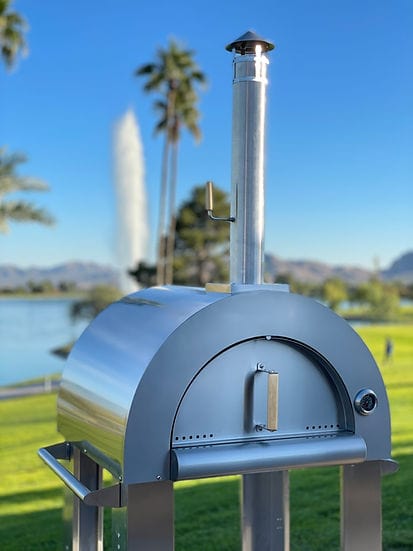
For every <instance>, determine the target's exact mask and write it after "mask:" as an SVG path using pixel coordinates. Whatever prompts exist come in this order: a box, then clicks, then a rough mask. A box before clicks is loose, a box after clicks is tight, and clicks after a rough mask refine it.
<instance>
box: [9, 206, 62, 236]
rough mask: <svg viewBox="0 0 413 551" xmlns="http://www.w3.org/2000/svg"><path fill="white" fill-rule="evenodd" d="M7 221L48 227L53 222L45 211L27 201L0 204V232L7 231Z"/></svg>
mask: <svg viewBox="0 0 413 551" xmlns="http://www.w3.org/2000/svg"><path fill="white" fill-rule="evenodd" d="M9 220H12V221H14V222H40V223H41V224H46V225H48V226H50V225H52V224H54V222H55V220H54V218H53V217H52V216H50V214H49V213H48V212H47V211H46V210H44V209H42V208H38V207H36V206H34V205H33V204H32V203H29V202H27V201H8V202H2V203H0V231H2V232H3V233H5V232H7V230H8V221H9Z"/></svg>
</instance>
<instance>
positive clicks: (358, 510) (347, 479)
mask: <svg viewBox="0 0 413 551" xmlns="http://www.w3.org/2000/svg"><path fill="white" fill-rule="evenodd" d="M381 548H382V542H381V470H380V462H379V461H367V462H366V463H360V464H358V465H345V466H343V467H342V471H341V550H342V551H381Z"/></svg>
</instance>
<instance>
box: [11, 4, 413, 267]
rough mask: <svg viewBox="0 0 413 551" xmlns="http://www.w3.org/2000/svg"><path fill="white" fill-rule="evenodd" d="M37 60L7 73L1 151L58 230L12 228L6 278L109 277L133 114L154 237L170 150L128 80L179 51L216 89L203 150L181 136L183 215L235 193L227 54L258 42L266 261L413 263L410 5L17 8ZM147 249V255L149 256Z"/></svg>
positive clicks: (209, 95)
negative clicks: (118, 137) (411, 254)
mask: <svg viewBox="0 0 413 551" xmlns="http://www.w3.org/2000/svg"><path fill="white" fill-rule="evenodd" d="M14 7H15V9H16V10H18V11H20V12H21V13H22V14H23V15H24V16H25V17H26V18H27V20H28V21H29V24H30V31H29V33H28V36H27V40H28V43H29V48H30V53H29V55H28V57H27V58H25V59H23V60H22V61H21V62H20V63H19V64H18V67H17V68H16V69H15V70H14V71H13V72H12V73H10V74H6V72H5V70H4V69H3V68H2V67H1V68H0V90H1V92H0V93H1V96H0V97H1V101H0V143H1V144H7V145H8V146H9V148H10V150H12V151H16V150H19V151H23V152H25V153H26V154H27V155H28V157H29V162H28V163H26V165H25V166H24V168H23V169H22V173H24V174H27V175H32V176H36V177H38V178H41V179H43V180H45V181H47V182H48V183H49V184H50V186H51V192H50V193H47V194H40V195H37V196H36V197H34V196H33V199H36V202H37V203H39V204H41V205H43V206H45V207H47V208H48V209H49V210H50V211H51V212H52V213H53V214H54V215H55V216H56V218H57V220H58V223H57V225H56V227H55V228H53V229H49V228H45V227H41V226H36V225H13V227H12V228H11V231H10V233H9V234H8V235H7V236H2V235H0V263H8V262H10V263H16V264H19V265H22V266H28V265H33V264H35V265H52V264H56V263H59V262H62V261H65V260H71V259H80V260H94V261H98V262H104V263H109V264H114V263H115V255H114V251H115V237H114V235H115V224H116V221H115V211H116V209H115V204H114V202H115V197H114V191H113V175H112V171H113V158H112V146H113V144H112V137H113V128H114V124H115V122H116V120H117V119H119V117H121V116H122V115H123V114H124V113H125V111H126V110H127V109H128V108H130V107H132V108H133V110H134V112H135V115H136V117H137V119H138V122H139V126H140V130H141V135H142V139H143V145H144V152H145V161H146V175H147V177H146V187H147V190H148V195H149V203H150V213H149V215H150V220H151V227H152V228H155V226H156V212H157V205H158V193H159V179H160V158H161V149H162V139H161V138H155V137H154V136H153V126H154V122H155V116H154V113H153V111H152V101H153V98H151V97H149V96H147V95H145V94H144V93H143V92H142V90H141V84H142V83H141V82H140V81H139V80H137V79H136V78H134V77H133V71H134V69H135V68H136V67H137V66H139V65H140V64H142V63H144V62H147V61H150V60H152V59H153V57H154V54H155V51H156V49H157V47H158V46H166V44H167V41H168V39H169V38H170V37H175V38H177V39H179V40H180V41H181V42H182V43H183V44H184V45H185V46H186V47H189V48H191V49H193V50H195V52H196V56H195V57H196V61H197V62H198V64H199V65H200V67H201V68H202V69H203V71H204V72H205V73H206V75H207V76H208V80H209V85H208V88H207V89H206V91H205V92H204V93H202V97H201V103H200V109H201V111H202V121H201V128H202V133H203V140H202V142H201V144H200V145H198V146H196V145H195V144H194V143H193V141H192V139H191V138H190V137H189V136H187V135H184V137H183V140H182V145H181V154H180V161H179V183H178V186H179V189H178V203H179V202H181V201H182V200H183V199H185V198H186V197H187V196H188V194H189V191H190V189H191V188H192V187H193V186H194V185H195V184H201V183H204V182H205V181H206V180H208V179H212V180H213V181H214V182H215V183H216V184H217V185H219V186H221V187H222V188H224V189H226V190H228V191H229V188H230V174H231V167H230V151H231V107H232V103H231V102H232V99H231V94H232V90H231V73H232V69H231V61H232V59H231V54H229V53H227V52H226V51H225V50H224V46H225V45H226V44H227V43H228V42H231V41H232V40H233V39H235V38H237V37H238V36H239V35H241V34H243V33H244V32H245V31H246V30H248V29H254V30H256V31H257V32H258V33H259V34H261V35H263V36H265V37H268V38H270V39H272V40H273V41H274V42H275V43H276V46H277V48H276V50H275V51H274V52H272V53H271V54H270V61H271V65H270V73H269V77H270V85H269V90H268V119H267V128H268V134H267V199H266V212H267V216H266V250H267V251H270V252H273V253H275V254H277V255H279V256H281V257H284V258H290V259H294V258H312V259H319V260H322V261H326V262H330V263H335V264H337V263H348V264H357V265H361V266H366V267H370V268H371V267H372V266H373V259H374V258H378V259H379V262H380V265H381V267H386V266H387V265H388V263H389V262H390V261H391V260H393V259H394V258H395V257H397V256H398V255H399V254H401V253H403V252H405V251H407V250H409V249H410V250H411V249H412V248H413V221H412V220H413V182H412V180H413V178H412V177H413V147H412V146H413V138H412V136H413V133H412V132H413V71H412V57H413V34H412V32H411V29H412V28H413V3H412V2H411V1H410V0H394V1H390V0H388V1H381V0H375V1H370V0H363V1H360V0H359V1H352V0H346V1H341V0H334V1H333V0H311V1H310V0H290V1H288V2H286V1H284V2H281V1H270V2H266V3H256V4H255V6H251V5H249V3H246V2H244V3H243V2H239V1H237V2H235V1H233V0H227V1H225V2H223V1H222V0H221V1H220V2H217V1H216V0H210V1H209V2H205V1H202V2H199V1H197V0H193V1H192V2H187V1H184V0H175V1H174V2H170V1H168V2H167V1H166V0H160V1H158V2H143V1H137V0H117V1H116V2H115V1H113V0H112V1H109V0H100V1H98V0H89V1H87V2H80V1H79V0H78V1H75V2H67V1H66V2H55V1H52V0H43V1H42V2H33V1H29V0H15V3H14ZM152 249H153V247H152Z"/></svg>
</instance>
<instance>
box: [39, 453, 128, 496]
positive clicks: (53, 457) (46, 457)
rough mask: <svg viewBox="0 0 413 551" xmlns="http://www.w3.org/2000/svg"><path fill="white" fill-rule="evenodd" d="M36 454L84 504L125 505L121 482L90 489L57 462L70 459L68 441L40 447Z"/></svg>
mask: <svg viewBox="0 0 413 551" xmlns="http://www.w3.org/2000/svg"><path fill="white" fill-rule="evenodd" d="M38 455H39V457H40V459H42V460H43V461H44V462H45V463H46V465H47V466H48V467H49V468H50V469H51V470H52V471H53V472H54V473H55V475H56V476H58V477H59V478H60V480H61V481H62V482H63V483H64V484H65V485H66V486H67V487H68V488H69V490H71V491H72V492H73V493H74V494H75V496H77V497H78V498H79V499H80V500H81V501H82V502H83V503H84V504H85V505H92V506H95V507H123V506H124V505H126V503H125V496H124V495H123V494H124V492H122V485H121V484H115V485H113V486H108V487H107V488H101V489H99V490H90V489H89V488H88V487H87V486H85V485H84V484H82V483H81V482H80V481H79V480H78V479H77V478H76V477H75V476H74V475H73V474H72V473H71V472H70V471H69V470H67V469H66V467H64V466H63V465H62V464H61V463H59V461H58V459H65V460H70V459H71V457H72V445H71V444H70V443H69V442H61V443H60V444H54V445H52V446H47V447H45V448H40V450H39V451H38Z"/></svg>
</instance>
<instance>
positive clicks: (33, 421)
mask: <svg viewBox="0 0 413 551" xmlns="http://www.w3.org/2000/svg"><path fill="white" fill-rule="evenodd" d="M359 332H360V334H361V335H362V337H363V338H364V339H365V341H366V343H367V345H368V346H369V347H370V349H371V351H372V352H373V354H374V356H375V357H376V360H377V361H378V363H379V364H380V365H381V369H382V373H383V377H384V380H385V383H386V386H387V389H388V394H389V398H390V403H391V411H392V426H393V456H394V458H395V459H396V460H397V461H398V462H399V463H400V471H399V472H398V473H396V474H395V475H392V476H388V477H385V478H384V479H383V534H384V535H383V540H384V550H385V551H396V550H398V551H399V550H405V551H408V550H409V551H411V550H413V325H392V326H385V325H383V326H380V325H376V326H370V327H363V328H362V329H360V331H359ZM387 336H389V337H391V338H392V339H393V341H394V344H395V351H394V359H393V362H392V364H391V365H382V355H383V350H384V340H385V338H386V337H387ZM55 401H56V397H55V395H47V396H36V397H28V398H19V399H14V400H10V401H3V402H0V424H1V428H0V465H1V472H0V517H1V521H0V549H1V550H10V551H22V550H24V551H26V550H27V551H31V550H37V549H39V550H40V549H42V550H47V549H53V550H55V549H58V548H59V547H60V545H59V544H60V542H61V534H62V521H61V518H62V506H63V491H62V486H61V483H60V482H59V481H58V479H57V478H56V477H55V476H54V475H53V474H52V473H51V472H50V471H49V470H48V469H47V468H46V467H45V466H44V465H43V463H42V462H41V461H40V459H38V458H37V449H38V448H39V447H40V446H45V445H48V444H52V443H55V442H59V441H61V440H62V439H61V437H60V436H59V435H58V434H57V432H56V430H55ZM238 494H239V480H238V478H237V477H230V478H225V479H211V480H206V481H191V482H187V483H178V484H177V485H176V494H175V495H176V549H178V550H179V551H196V550H202V551H208V550H211V551H221V550H222V551H230V550H234V551H235V550H238V549H240V536H239V508H238ZM109 544H110V538H109ZM108 548H109V547H108ZM291 549H292V550H297V551H306V550H308V551H318V550H322V551H325V550H326V549H328V550H335V549H339V472H338V468H327V469H308V470H303V471H294V472H292V473H291Z"/></svg>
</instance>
